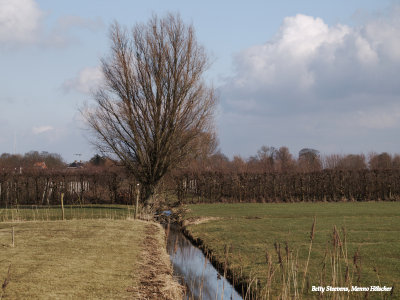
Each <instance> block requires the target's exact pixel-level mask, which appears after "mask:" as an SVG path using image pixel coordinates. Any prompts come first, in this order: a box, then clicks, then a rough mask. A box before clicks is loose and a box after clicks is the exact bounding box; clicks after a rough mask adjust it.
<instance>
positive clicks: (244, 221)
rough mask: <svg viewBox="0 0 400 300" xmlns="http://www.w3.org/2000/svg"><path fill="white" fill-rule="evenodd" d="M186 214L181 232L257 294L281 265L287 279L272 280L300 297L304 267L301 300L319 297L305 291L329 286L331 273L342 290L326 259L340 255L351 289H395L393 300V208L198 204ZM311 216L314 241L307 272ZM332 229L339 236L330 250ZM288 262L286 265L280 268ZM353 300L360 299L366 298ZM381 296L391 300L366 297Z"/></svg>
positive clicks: (398, 273)
mask: <svg viewBox="0 0 400 300" xmlns="http://www.w3.org/2000/svg"><path fill="white" fill-rule="evenodd" d="M189 209H190V212H189V213H188V215H187V219H188V221H187V222H186V223H187V224H189V225H187V230H188V232H189V233H190V234H191V235H192V236H193V237H194V238H198V239H201V240H202V241H203V243H204V244H205V245H206V246H207V247H208V248H209V249H211V250H212V252H213V255H214V256H215V257H216V258H217V260H218V261H220V262H224V261H226V260H228V265H229V268H230V269H231V270H233V271H234V272H235V274H236V277H239V276H240V275H242V276H244V277H245V278H247V279H249V280H253V281H252V284H253V286H254V285H255V283H256V281H257V283H258V288H259V290H261V289H262V286H264V287H265V285H266V284H267V281H268V278H270V277H271V272H274V270H275V271H276V273H275V274H278V273H279V271H280V269H281V267H282V269H283V267H284V266H285V264H286V265H287V266H290V267H291V268H292V269H291V270H289V271H288V272H287V274H286V275H285V276H286V278H285V276H282V277H281V276H279V278H278V280H277V281H278V282H281V281H282V280H283V281H286V283H287V281H288V280H292V283H293V281H296V282H295V283H294V285H297V289H298V290H301V285H302V281H303V273H304V271H305V269H306V268H307V276H306V281H305V284H304V292H305V295H306V296H304V299H309V298H310V297H317V296H318V293H315V292H312V291H311V287H312V285H314V286H318V285H320V284H321V283H322V284H324V285H327V284H332V278H331V277H332V276H331V275H332V273H333V272H336V273H338V271H340V272H341V273H342V274H341V275H340V276H339V275H337V277H338V278H339V277H342V279H341V280H338V281H337V282H336V283H335V285H339V284H342V285H343V284H345V280H346V279H345V277H346V274H345V272H346V264H345V260H344V259H342V260H341V262H340V263H338V265H337V267H339V269H340V270H338V269H337V268H336V269H334V268H333V265H332V257H333V256H334V255H336V254H337V257H339V256H341V255H342V254H343V255H345V256H346V257H347V259H346V261H347V263H348V266H349V267H350V272H349V273H348V274H347V276H348V277H350V279H351V283H352V285H358V286H370V285H379V286H384V285H386V286H390V287H392V286H393V285H394V287H395V288H394V295H392V297H394V298H393V299H398V298H396V297H400V296H399V295H400V294H399V291H398V290H397V291H396V289H398V287H400V251H399V249H400V203H399V202H361V203H288V204H283V203H281V204H202V205H190V206H189ZM314 216H315V217H316V226H315V234H314V237H313V244H312V249H311V255H310V259H309V265H308V266H307V267H306V265H307V260H308V253H309V250H310V231H311V227H312V223H313V219H314ZM202 220H204V221H203V222H202ZM334 226H336V229H337V232H338V233H339V235H338V236H339V237H340V241H339V243H336V244H335V242H334V241H333V240H334V238H333V228H334ZM343 229H344V231H343ZM343 244H345V246H346V247H343ZM338 245H339V246H338ZM334 247H336V248H337V249H339V250H334V249H333V248H334ZM340 247H343V248H340ZM287 249H288V251H287ZM357 250H358V252H357ZM334 251H336V254H335V252H334ZM344 251H345V252H344ZM278 252H279V254H278ZM339 252H340V253H339ZM287 253H289V255H287ZM279 256H281V258H279ZM287 256H289V258H290V259H291V262H290V261H289V262H288V261H287ZM268 260H270V262H271V266H269V263H268ZM280 261H281V263H280ZM282 261H283V262H282ZM351 270H353V271H351ZM359 273H360V274H361V275H360V276H359ZM347 282H349V279H348V278H347ZM281 284H282V282H281ZM275 288H277V289H278V290H275V291H274V292H272V294H270V296H271V295H272V296H273V293H275V296H276V295H282V293H283V291H282V289H281V286H279V284H278V287H275ZM293 290H294V288H293V285H292V292H293ZM285 292H287V291H285ZM264 295H265V294H264ZM307 295H308V296H307ZM356 295H359V296H360V297H364V296H365V293H363V294H361V293H360V294H356ZM385 295H386V296H390V295H389V294H388V293H386V294H381V293H376V292H374V293H372V292H370V293H369V295H368V297H369V299H375V298H378V299H381V297H383V296H385Z"/></svg>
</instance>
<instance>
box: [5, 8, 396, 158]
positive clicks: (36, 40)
mask: <svg viewBox="0 0 400 300" xmlns="http://www.w3.org/2000/svg"><path fill="white" fill-rule="evenodd" d="M166 12H179V13H180V14H181V16H182V18H183V19H184V21H185V22H188V23H193V25H194V26H195V28H196V32H197V38H198V40H199V41H200V42H201V43H202V44H203V45H204V46H205V48H206V50H207V51H208V53H209V55H210V56H211V57H212V60H213V62H214V63H213V65H212V67H211V68H210V70H209V71H208V72H207V74H206V79H207V80H208V81H210V82H212V83H213V84H214V86H215V87H216V88H217V90H218V93H219V96H220V102H219V106H218V111H217V118H216V125H217V130H218V135H219V140H220V148H221V151H222V152H224V153H225V154H227V155H228V156H230V157H232V156H233V155H241V156H243V157H248V156H250V155H252V154H255V153H256V151H257V150H258V149H259V148H260V147H261V146H262V145H268V146H275V147H280V146H288V147H289V149H290V150H291V152H292V153H293V154H295V155H296V154H297V152H298V151H299V150H300V149H301V148H305V147H309V148H310V147H311V148H315V149H318V150H320V151H321V153H326V154H329V153H360V152H363V153H368V152H370V151H376V152H383V151H387V152H390V153H397V152H400V151H399V146H400V141H399V140H398V138H397V137H398V134H399V130H400V101H399V100H400V99H399V96H400V76H399V71H398V70H400V68H399V67H400V2H399V1H376V0H375V1H368V0H363V1H361V0H360V1H351V0H350V1H342V2H339V1H328V0H327V1H317V0H316V1H299V0H297V1H247V2H245V1H128V0H126V1H125V0H124V1H123V0H116V1H106V0H100V1H94V0H84V1H54V0H47V1H41V0H0V105H1V109H0V153H3V152H8V153H13V151H14V149H16V152H17V153H25V152H28V151H30V150H38V151H48V152H56V153H60V154H61V155H62V156H63V157H64V158H65V159H66V160H67V161H72V160H74V159H76V158H78V156H76V155H75V154H77V153H80V154H82V156H81V158H82V159H89V158H90V157H91V156H92V155H93V154H94V153H96V150H95V149H93V148H92V147H91V146H90V144H89V143H88V142H87V138H86V137H85V135H86V134H87V133H86V131H85V129H84V128H85V125H84V123H83V122H82V120H81V117H80V114H79V112H78V109H79V107H81V106H82V105H83V104H84V103H85V102H90V101H91V96H90V90H91V89H93V88H94V87H95V86H96V84H97V83H98V81H99V79H100V78H101V73H100V71H99V68H98V67H99V60H100V58H101V57H103V56H105V55H106V54H107V53H108V47H109V42H108V36H107V34H108V28H109V25H110V23H112V22H113V21H114V20H116V21H118V22H119V23H120V24H122V25H126V26H128V27H131V26H133V25H134V24H136V23H137V22H145V21H146V20H147V19H148V18H149V17H150V16H151V14H152V13H156V14H159V15H161V16H162V15H163V14H165V13H166ZM14 141H15V142H14Z"/></svg>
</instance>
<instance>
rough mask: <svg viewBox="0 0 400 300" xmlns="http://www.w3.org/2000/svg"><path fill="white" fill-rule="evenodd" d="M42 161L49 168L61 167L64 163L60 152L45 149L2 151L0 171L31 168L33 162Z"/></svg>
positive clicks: (64, 165)
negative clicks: (16, 151)
mask: <svg viewBox="0 0 400 300" xmlns="http://www.w3.org/2000/svg"><path fill="white" fill-rule="evenodd" d="M39 162H44V163H45V164H46V167H47V168H49V169H62V168H65V167H66V163H65V162H64V160H63V158H62V157H61V155H60V154H57V153H49V152H46V151H42V152H38V151H30V152H27V153H25V154H24V155H21V154H9V153H3V154H1V155H0V171H5V170H8V171H10V170H16V169H20V168H22V169H32V168H34V165H35V163H39Z"/></svg>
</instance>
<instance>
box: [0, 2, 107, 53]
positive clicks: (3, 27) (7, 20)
mask: <svg viewBox="0 0 400 300" xmlns="http://www.w3.org/2000/svg"><path fill="white" fill-rule="evenodd" d="M46 15H48V13H45V12H44V11H42V10H41V9H40V8H39V5H38V4H37V2H36V1H35V0H0V46H3V47H4V46H10V45H12V46H16V45H26V44H33V45H39V46H45V47H49V46H50V47H65V46H68V45H69V44H71V43H72V42H75V41H77V38H76V37H75V36H76V35H77V33H76V32H75V33H74V34H73V30H74V29H77V28H78V29H85V30H89V31H92V32H95V31H98V30H99V29H102V28H104V23H103V21H102V20H101V19H100V18H94V19H90V18H82V17H79V16H70V15H66V16H61V17H60V18H58V19H57V20H56V21H55V22H54V23H53V24H51V25H50V26H45V24H44V20H45V17H46Z"/></svg>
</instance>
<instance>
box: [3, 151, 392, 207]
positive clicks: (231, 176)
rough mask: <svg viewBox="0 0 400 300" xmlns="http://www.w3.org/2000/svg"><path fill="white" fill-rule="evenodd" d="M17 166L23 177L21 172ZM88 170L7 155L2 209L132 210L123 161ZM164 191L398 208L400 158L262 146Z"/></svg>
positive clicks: (178, 178)
mask: <svg viewBox="0 0 400 300" xmlns="http://www.w3.org/2000/svg"><path fill="white" fill-rule="evenodd" d="M37 161H45V162H46V164H47V165H48V169H46V170H42V169H35V168H30V167H31V166H33V165H34V163H35V162H37ZM19 165H21V166H24V170H23V171H22V172H20V170H19V169H17V168H15V166H19ZM83 166H84V167H83V168H82V169H76V170H70V169H68V168H67V167H66V164H65V163H64V161H63V160H62V158H61V156H59V155H57V154H49V153H47V152H42V153H38V152H36V151H31V152H28V153H27V154H25V155H23V156H22V155H9V154H2V155H1V156H0V207H7V206H18V205H57V204H59V203H60V195H61V193H64V203H65V204H89V203H94V204H95V203H98V204H105V203H107V204H113V203H114V204H132V203H133V201H134V199H135V196H136V193H137V188H138V186H137V183H138V182H137V180H136V179H135V178H134V177H133V176H131V175H130V173H129V172H128V171H127V170H126V169H124V168H123V167H121V166H118V162H115V161H111V160H109V159H108V158H106V157H103V156H100V155H95V156H93V157H92V159H90V161H89V162H87V163H85V164H83ZM139 188H140V189H142V188H143V187H142V186H139ZM160 188H161V190H163V191H166V190H167V191H168V192H169V194H170V195H172V194H176V196H177V197H178V199H179V201H181V202H184V203H188V202H252V201H253V202H296V201H368V200H386V201H395V200H399V199H400V156H399V155H390V154H388V153H381V154H375V153H372V154H369V155H368V156H365V155H363V154H359V155H354V154H350V155H336V154H333V155H328V156H321V155H320V154H319V152H318V151H317V150H314V149H308V148H306V149H302V150H301V151H300V153H299V155H298V158H294V157H293V156H292V155H291V154H290V152H289V150H288V149H287V148H286V147H281V148H279V149H276V148H273V147H262V148H261V149H260V150H259V151H258V152H257V154H256V155H254V156H251V157H249V158H248V159H246V160H245V159H243V158H241V157H238V156H236V157H234V158H233V159H231V160H230V159H228V158H227V157H226V156H225V155H223V154H221V153H220V152H214V154H209V155H205V156H200V157H193V158H192V159H191V160H187V161H186V162H185V165H184V166H183V167H181V168H180V169H175V170H174V171H173V172H170V173H169V174H168V175H167V176H166V177H165V178H164V179H163V181H162V183H161V186H160ZM141 193H142V194H143V191H142V190H141ZM142 196H143V195H142ZM142 200H143V199H142Z"/></svg>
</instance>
